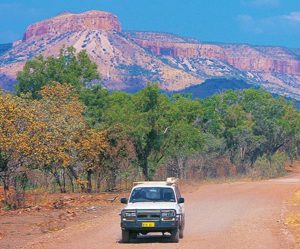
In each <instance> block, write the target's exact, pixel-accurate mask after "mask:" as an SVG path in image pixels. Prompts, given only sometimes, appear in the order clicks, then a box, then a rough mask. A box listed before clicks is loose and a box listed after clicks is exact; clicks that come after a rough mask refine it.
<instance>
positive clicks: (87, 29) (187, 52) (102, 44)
mask: <svg viewBox="0 0 300 249" xmlns="http://www.w3.org/2000/svg"><path fill="white" fill-rule="evenodd" d="M63 46H73V47H75V48H76V50H77V51H80V50H82V49H85V50H86V51H87V53H88V54H89V56H90V58H91V59H92V60H93V61H94V62H95V63H96V64H97V65H98V70H99V73H100V74H101V79H102V84H104V85H105V86H106V87H108V88H109V89H117V90H130V91H132V90H137V89H139V88H142V87H143V86H144V85H145V84H146V83H147V82H149V81H150V82H151V81H152V82H158V83H159V84H160V87H161V88H162V89H164V90H167V91H178V90H182V89H185V88H188V87H190V86H193V85H199V84H201V83H203V82H204V81H206V80H207V79H212V78H213V79H216V78H223V79H224V78H226V79H237V80H240V81H243V82H247V83H250V84H254V85H260V86H262V87H264V88H266V89H267V90H269V91H271V92H274V93H277V94H281V95H287V96H290V97H292V98H295V99H299V100H300V50H299V49H286V48H281V47H259V46H250V45H238V44H212V43H203V42H199V41H198V40H195V39H190V38H184V37H179V36H176V35H172V34H167V33H156V32H122V30H121V25H120V23H119V20H118V18H117V17H116V16H114V15H113V14H110V13H107V12H102V11H89V12H85V13H81V14H72V13H64V14H62V15H59V16H56V17H54V18H51V19H47V20H44V21H41V22H39V23H36V24H33V25H30V26H29V27H28V29H27V31H26V33H25V34H24V39H23V41H17V42H15V43H13V45H12V47H11V48H9V49H8V50H6V49H5V50H3V51H4V52H3V54H0V86H2V87H6V86H8V87H7V88H8V89H11V88H12V84H13V82H14V80H15V78H16V75H17V72H18V71H20V70H22V67H23V66H24V64H25V62H26V61H27V60H29V59H31V58H32V57H34V56H37V55H39V54H42V55H44V56H50V55H54V56H56V55H58V54H59V51H60V49H61V48H62V47H63ZM0 50H1V46H0ZM240 81H239V82H240Z"/></svg>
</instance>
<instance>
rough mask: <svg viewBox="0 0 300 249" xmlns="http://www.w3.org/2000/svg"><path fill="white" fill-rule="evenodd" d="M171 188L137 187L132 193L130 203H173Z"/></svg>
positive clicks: (173, 197) (173, 196) (173, 195)
mask: <svg viewBox="0 0 300 249" xmlns="http://www.w3.org/2000/svg"><path fill="white" fill-rule="evenodd" d="M175 201H176V200H175V194H174V191H173V189H172V188H164V187H140V188H139V187H137V188H135V189H134V190H133V191H132V194H131V196H130V202H175Z"/></svg>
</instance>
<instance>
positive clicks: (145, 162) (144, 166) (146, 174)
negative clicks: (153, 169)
mask: <svg viewBox="0 0 300 249" xmlns="http://www.w3.org/2000/svg"><path fill="white" fill-rule="evenodd" d="M141 166H142V169H143V175H144V177H145V180H146V181H149V180H150V177H149V172H148V160H147V158H143V160H142V161H141Z"/></svg>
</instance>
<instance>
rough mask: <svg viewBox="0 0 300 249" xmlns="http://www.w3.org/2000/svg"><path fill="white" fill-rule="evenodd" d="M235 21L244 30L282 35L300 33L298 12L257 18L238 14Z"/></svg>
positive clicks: (299, 15)
mask: <svg viewBox="0 0 300 249" xmlns="http://www.w3.org/2000/svg"><path fill="white" fill-rule="evenodd" d="M237 21H238V23H239V26H240V28H241V29H242V30H243V31H245V32H252V33H256V34H282V35H284V34H289V35H292V34H294V33H300V26H299V25H300V12H291V13H289V14H287V15H279V16H270V17H264V18H258V19H256V18H254V17H252V16H250V15H239V16H237Z"/></svg>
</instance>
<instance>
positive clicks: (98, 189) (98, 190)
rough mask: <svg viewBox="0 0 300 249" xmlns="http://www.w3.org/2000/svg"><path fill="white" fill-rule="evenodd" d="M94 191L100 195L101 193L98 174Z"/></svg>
mask: <svg viewBox="0 0 300 249" xmlns="http://www.w3.org/2000/svg"><path fill="white" fill-rule="evenodd" d="M96 191H97V193H100V191H101V177H100V174H98V175H97V183H96Z"/></svg>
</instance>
